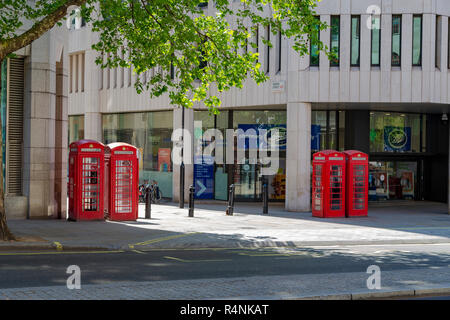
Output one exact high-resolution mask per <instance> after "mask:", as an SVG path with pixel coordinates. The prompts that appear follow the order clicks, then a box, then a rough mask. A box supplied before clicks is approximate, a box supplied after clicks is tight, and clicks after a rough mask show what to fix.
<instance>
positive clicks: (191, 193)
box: [189, 185, 195, 217]
mask: <svg viewBox="0 0 450 320" xmlns="http://www.w3.org/2000/svg"><path fill="white" fill-rule="evenodd" d="M194 193H195V187H194V185H191V186H190V187H189V217H193V216H194Z"/></svg>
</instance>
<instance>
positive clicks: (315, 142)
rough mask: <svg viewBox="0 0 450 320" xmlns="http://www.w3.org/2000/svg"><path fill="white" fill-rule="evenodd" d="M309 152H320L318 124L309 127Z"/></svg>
mask: <svg viewBox="0 0 450 320" xmlns="http://www.w3.org/2000/svg"><path fill="white" fill-rule="evenodd" d="M311 150H312V151H319V150H320V125H318V124H313V125H311Z"/></svg>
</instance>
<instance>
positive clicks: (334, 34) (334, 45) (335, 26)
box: [330, 16, 341, 67]
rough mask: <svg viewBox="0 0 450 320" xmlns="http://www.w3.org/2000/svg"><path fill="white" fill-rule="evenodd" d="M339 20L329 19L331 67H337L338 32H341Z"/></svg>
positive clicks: (336, 18) (333, 17)
mask: <svg viewBox="0 0 450 320" xmlns="http://www.w3.org/2000/svg"><path fill="white" fill-rule="evenodd" d="M340 24H341V19H340V17H339V16H332V17H331V39H330V43H331V53H332V54H333V58H332V59H331V61H330V65H331V66H332V67H338V66H339V48H340V31H341V25H340Z"/></svg>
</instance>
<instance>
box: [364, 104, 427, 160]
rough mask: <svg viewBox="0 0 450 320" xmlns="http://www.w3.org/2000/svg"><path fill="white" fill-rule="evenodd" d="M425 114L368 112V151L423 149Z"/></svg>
mask: <svg viewBox="0 0 450 320" xmlns="http://www.w3.org/2000/svg"><path fill="white" fill-rule="evenodd" d="M425 132H426V115H421V114H407V113H406V114H404V113H394V112H371V113H370V134H369V136H370V152H401V153H411V152H413V153H414V152H423V151H425V134H423V133H425Z"/></svg>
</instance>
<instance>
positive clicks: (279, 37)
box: [277, 31, 282, 73]
mask: <svg viewBox="0 0 450 320" xmlns="http://www.w3.org/2000/svg"><path fill="white" fill-rule="evenodd" d="M281 39H282V38H281V32H280V31H278V44H277V46H278V59H277V73H280V72H281Z"/></svg>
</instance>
